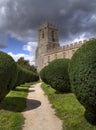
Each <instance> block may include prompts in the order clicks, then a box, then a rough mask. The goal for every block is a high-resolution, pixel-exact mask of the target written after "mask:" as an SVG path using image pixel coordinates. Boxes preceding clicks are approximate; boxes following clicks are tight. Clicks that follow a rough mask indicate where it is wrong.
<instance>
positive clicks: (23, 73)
mask: <svg viewBox="0 0 96 130" xmlns="http://www.w3.org/2000/svg"><path fill="white" fill-rule="evenodd" d="M17 68H18V76H17V79H16V84H15V85H14V88H15V87H16V86H19V85H20V84H23V83H26V82H35V81H38V80H39V76H38V75H37V74H36V73H33V72H32V71H29V70H26V69H24V68H22V67H21V66H19V65H18V67H17Z"/></svg>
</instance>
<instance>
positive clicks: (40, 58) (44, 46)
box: [36, 22, 60, 71]
mask: <svg viewBox="0 0 96 130" xmlns="http://www.w3.org/2000/svg"><path fill="white" fill-rule="evenodd" d="M57 47H60V45H59V39H58V27H57V25H52V24H50V23H48V22H46V23H45V24H43V25H41V26H40V27H39V30H38V47H37V49H36V66H37V70H38V71H40V69H41V68H42V65H43V62H44V54H45V53H47V52H48V51H49V50H52V49H54V48H57Z"/></svg>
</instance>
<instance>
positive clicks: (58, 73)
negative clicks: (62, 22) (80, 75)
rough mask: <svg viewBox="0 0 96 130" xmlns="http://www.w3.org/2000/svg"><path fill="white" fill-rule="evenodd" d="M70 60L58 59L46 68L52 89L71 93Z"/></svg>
mask: <svg viewBox="0 0 96 130" xmlns="http://www.w3.org/2000/svg"><path fill="white" fill-rule="evenodd" d="M69 61H70V60H69V59H56V60H54V61H52V62H51V63H50V64H49V65H48V66H47V68H46V79H47V82H48V84H49V85H51V87H52V88H54V89H55V90H57V91H59V92H62V93H63V92H70V81H69V74H68V64H69Z"/></svg>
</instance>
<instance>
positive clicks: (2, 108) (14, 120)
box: [0, 83, 32, 130]
mask: <svg viewBox="0 0 96 130" xmlns="http://www.w3.org/2000/svg"><path fill="white" fill-rule="evenodd" d="M30 85H32V84H29V83H27V84H23V87H22V86H18V87H17V88H16V89H15V90H13V91H10V93H9V94H8V95H7V96H6V97H5V98H4V100H3V101H2V102H1V103H0V130H21V129H22V126H23V124H24V117H23V115H22V114H21V112H22V111H23V110H24V109H25V108H26V97H27V94H28V88H29V87H30Z"/></svg>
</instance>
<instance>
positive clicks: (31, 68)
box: [17, 57, 37, 73]
mask: <svg viewBox="0 0 96 130" xmlns="http://www.w3.org/2000/svg"><path fill="white" fill-rule="evenodd" d="M17 64H18V65H19V66H21V67H23V68H25V69H27V70H29V71H32V72H34V73H37V69H36V67H35V66H34V65H30V64H29V60H25V59H24V57H20V58H19V59H18V61H17Z"/></svg>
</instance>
